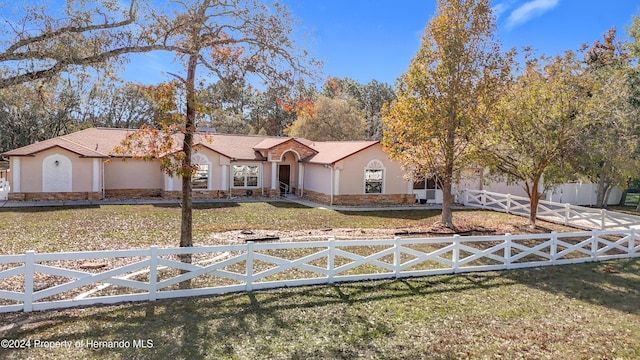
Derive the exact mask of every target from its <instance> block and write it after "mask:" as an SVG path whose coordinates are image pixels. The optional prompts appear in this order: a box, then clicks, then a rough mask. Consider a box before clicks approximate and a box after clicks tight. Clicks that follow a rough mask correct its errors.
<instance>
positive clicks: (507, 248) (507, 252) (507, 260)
mask: <svg viewBox="0 0 640 360" xmlns="http://www.w3.org/2000/svg"><path fill="white" fill-rule="evenodd" d="M504 266H505V268H506V269H507V270H508V269H511V234H510V233H506V234H504Z"/></svg>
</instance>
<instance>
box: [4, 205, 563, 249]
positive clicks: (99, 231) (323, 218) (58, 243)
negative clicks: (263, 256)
mask: <svg viewBox="0 0 640 360" xmlns="http://www.w3.org/2000/svg"><path fill="white" fill-rule="evenodd" d="M0 218H1V219H2V220H1V221H2V226H0V254H21V253H24V252H25V251H27V250H35V251H37V252H59V251H83V250H108V249H129V248H148V247H149V246H150V245H154V244H155V245H158V246H167V247H169V246H178V244H179V238H180V208H179V207H177V206H153V205H112V206H99V207H98V206H96V207H81V208H77V207H76V208H22V209H10V208H7V209H0ZM439 218H440V211H439V210H407V211H391V210H381V211H374V212H338V211H328V210H322V209H313V208H308V207H304V206H302V205H298V204H292V203H285V202H273V203H215V204H198V205H197V206H196V208H195V210H194V220H193V234H194V235H193V242H194V244H200V245H215V244H217V243H218V242H217V241H216V239H214V238H213V236H212V234H214V233H216V232H221V231H227V230H240V229H264V230H307V229H337V228H354V229H361V228H362V229H378V228H386V229H407V228H415V227H421V226H428V225H430V224H433V223H434V222H436V221H438V220H439ZM454 221H455V222H456V223H459V224H460V223H472V224H476V225H479V226H483V227H487V228H495V227H503V228H504V227H506V228H507V230H508V231H511V232H513V233H517V232H518V231H521V230H519V229H518V227H520V226H521V225H522V224H523V223H524V222H525V221H526V219H525V218H523V217H518V216H510V215H506V214H502V213H497V212H487V211H482V210H468V211H457V212H455V217H454ZM540 225H541V227H542V228H543V229H542V230H541V231H551V230H556V231H571V230H572V229H571V228H567V227H563V226H560V225H555V224H550V223H545V222H540ZM545 229H546V230H545Z"/></svg>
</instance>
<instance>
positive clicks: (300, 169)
mask: <svg viewBox="0 0 640 360" xmlns="http://www.w3.org/2000/svg"><path fill="white" fill-rule="evenodd" d="M303 188H304V164H303V163H301V162H299V163H298V193H299V195H300V196H302V189H303Z"/></svg>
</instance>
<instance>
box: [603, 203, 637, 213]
mask: <svg viewBox="0 0 640 360" xmlns="http://www.w3.org/2000/svg"><path fill="white" fill-rule="evenodd" d="M607 210H611V211H615V212H619V213H624V214H629V215H640V211H637V210H636V205H633V206H626V205H625V206H620V205H609V206H607Z"/></svg>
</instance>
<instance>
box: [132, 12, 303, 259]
mask: <svg viewBox="0 0 640 360" xmlns="http://www.w3.org/2000/svg"><path fill="white" fill-rule="evenodd" d="M176 6H177V8H175V9H173V10H171V12H170V13H168V14H167V13H158V14H156V13H154V14H151V15H150V16H151V17H152V18H153V23H154V24H156V25H155V27H154V28H153V32H154V33H156V34H162V35H161V36H160V37H161V38H162V39H163V41H162V43H161V44H160V45H161V50H164V51H170V52H172V53H173V54H174V55H175V57H176V60H177V61H178V62H179V63H180V64H181V65H182V66H183V72H182V73H181V74H179V73H174V74H172V75H173V76H174V77H175V79H176V80H175V82H173V83H172V84H170V85H169V87H170V89H167V90H166V91H163V92H161V95H163V94H165V95H166V96H165V95H163V96H162V99H161V100H160V101H159V102H160V103H161V104H167V105H168V106H167V111H166V112H165V113H166V114H168V115H169V116H167V118H166V120H164V121H162V131H158V129H157V128H149V127H147V128H142V129H140V130H139V131H138V132H136V133H133V134H131V136H130V137H129V138H128V139H127V140H125V141H124V142H123V144H122V147H121V149H120V151H121V152H122V153H123V154H134V155H135V154H138V155H140V156H145V157H154V158H159V159H162V166H163V169H164V170H165V171H166V172H168V173H170V174H176V175H178V176H180V177H181V178H182V201H181V206H182V221H181V231H180V246H183V247H184V246H192V244H193V242H192V222H193V220H192V213H193V209H192V193H191V191H192V187H191V186H192V185H191V177H192V175H193V174H194V171H195V167H194V166H193V165H192V163H191V157H192V154H193V144H194V136H195V132H196V114H197V113H198V110H199V107H200V106H201V103H199V102H198V88H197V85H198V84H199V83H201V82H202V81H200V80H199V79H202V78H203V76H204V78H215V79H222V80H225V81H233V80H234V79H242V78H245V77H247V76H248V75H249V74H252V76H255V77H258V78H260V79H262V80H263V82H264V83H265V85H266V86H271V87H276V86H289V87H292V86H293V85H294V82H295V80H296V78H298V77H300V76H305V75H308V74H309V73H310V72H311V69H312V66H313V64H314V61H313V60H312V59H310V58H309V57H308V56H307V54H306V52H304V51H300V50H299V49H298V48H297V47H296V46H295V43H294V41H293V36H292V31H293V29H292V25H291V24H292V23H293V20H292V18H291V16H290V15H289V12H288V11H287V9H286V8H285V7H284V6H282V5H280V4H278V3H273V4H272V5H267V4H265V3H262V2H260V1H258V0H230V1H219V0H198V1H193V2H180V3H178V4H176ZM198 71H203V73H202V75H200V76H199V75H198ZM171 88H173V90H171ZM178 93H180V94H182V96H183V97H182V99H183V101H184V108H183V110H184V111H177V110H175V109H177V108H178V106H176V105H175V104H174V103H172V101H174V99H176V96H175V95H176V94H178ZM174 135H175V136H174Z"/></svg>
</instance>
